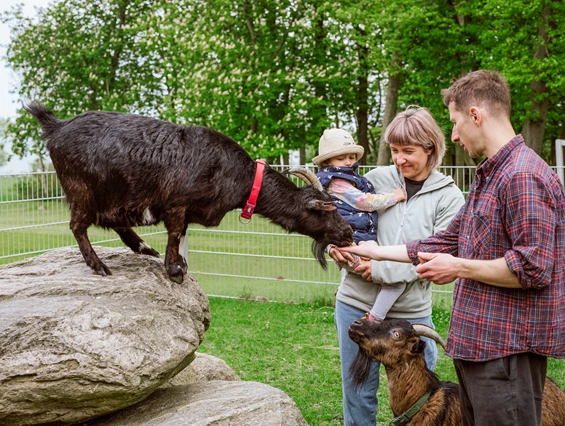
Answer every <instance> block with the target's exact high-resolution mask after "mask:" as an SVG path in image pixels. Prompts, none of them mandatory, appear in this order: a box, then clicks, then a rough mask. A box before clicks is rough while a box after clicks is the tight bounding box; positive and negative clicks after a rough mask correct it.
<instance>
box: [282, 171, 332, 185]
mask: <svg viewBox="0 0 565 426" xmlns="http://www.w3.org/2000/svg"><path fill="white" fill-rule="evenodd" d="M283 173H285V174H291V175H294V176H296V177H298V178H300V179H302V180H303V181H304V182H306V183H307V184H310V185H312V186H313V187H314V188H316V189H319V190H320V191H323V190H324V188H323V187H322V184H321V183H320V181H319V179H318V176H316V175H315V174H314V172H313V171H312V170H310V169H307V168H306V167H292V168H290V169H286V170H285V171H284V172H283Z"/></svg>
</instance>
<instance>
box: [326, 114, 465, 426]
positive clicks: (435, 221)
mask: <svg viewBox="0 0 565 426" xmlns="http://www.w3.org/2000/svg"><path fill="white" fill-rule="evenodd" d="M385 142H386V143H387V144H388V145H389V146H390V149H391V154H392V160H393V163H394V164H393V165H391V166H386V167H377V168H376V169H374V170H372V171H370V172H369V173H367V174H366V175H365V177H366V178H367V179H369V181H371V183H372V184H373V186H374V187H375V191H377V192H391V190H392V189H394V188H404V189H405V190H406V193H407V199H406V201H402V202H399V203H398V204H396V205H395V206H392V207H390V208H389V209H387V210H383V211H382V212H379V227H378V230H377V243H378V244H379V245H383V246H384V245H398V244H404V243H407V242H408V241H412V240H414V239H419V238H425V237H428V236H430V235H433V234H434V233H436V232H437V231H440V230H443V229H445V228H446V227H447V225H448V224H449V222H450V221H451V219H452V218H453V217H454V216H455V214H456V213H457V211H458V210H459V208H460V207H461V206H462V205H463V203H464V199H463V194H462V193H461V191H460V190H459V188H457V186H456V185H455V183H454V182H453V179H451V177H449V176H445V175H444V174H442V173H440V172H439V171H438V170H437V167H438V166H439V165H440V164H441V161H442V159H443V155H444V154H445V137H444V135H443V132H442V131H441V129H440V127H439V126H438V124H437V123H436V121H435V120H434V118H433V117H432V115H431V113H430V112H429V111H428V110H427V109H426V108H421V107H417V106H411V107H408V109H407V110H406V111H404V112H401V113H399V114H398V115H397V116H396V117H395V118H394V120H393V121H392V122H391V123H390V125H389V126H388V127H387V129H386V132H385ZM330 256H331V257H332V258H333V259H334V261H336V262H337V263H338V264H340V266H346V265H347V261H346V260H345V259H344V258H343V256H341V254H340V253H339V251H338V250H330ZM383 286H402V287H404V291H402V293H401V294H400V296H399V297H398V299H397V300H396V302H394V304H393V306H392V307H391V308H390V310H389V311H388V313H387V316H386V317H387V318H402V319H406V320H408V321H410V322H412V323H420V324H426V325H429V326H431V327H433V326H434V325H433V322H432V293H431V283H430V282H429V281H425V280H422V279H420V278H419V276H418V274H417V273H416V270H415V268H414V266H413V265H411V264H405V263H397V262H388V261H382V262H377V261H371V262H366V263H361V265H360V266H358V267H357V268H356V269H355V270H354V271H352V272H348V271H347V268H344V269H343V270H342V279H341V282H340V285H339V288H338V291H337V293H336V299H337V300H336V307H335V323H336V329H337V335H338V342H339V352H340V358H341V372H342V392H343V412H344V413H343V414H344V423H345V425H347V426H349V425H356V426H374V425H375V424H376V414H377V407H378V401H377V396H376V394H377V388H378V386H379V364H378V363H377V362H376V361H374V360H373V361H372V362H373V364H372V365H371V372H370V376H369V377H370V379H369V380H367V382H366V383H365V384H364V385H361V386H355V385H353V384H352V383H351V377H350V375H349V366H350V365H351V363H352V362H353V360H354V358H355V356H356V355H357V352H358V349H359V347H358V346H357V344H356V343H355V342H353V341H352V340H351V339H350V338H349V335H348V328H349V326H350V325H351V323H352V322H353V321H355V320H356V319H358V318H361V317H363V316H364V315H365V313H367V312H369V311H370V309H371V307H372V306H373V303H374V302H375V300H376V297H377V295H378V294H379V292H380V290H381V288H382V287H383ZM424 340H426V348H425V358H426V364H427V365H428V368H430V369H431V370H433V369H434V368H435V364H436V359H437V348H436V345H435V342H433V341H432V340H430V339H427V338H424Z"/></svg>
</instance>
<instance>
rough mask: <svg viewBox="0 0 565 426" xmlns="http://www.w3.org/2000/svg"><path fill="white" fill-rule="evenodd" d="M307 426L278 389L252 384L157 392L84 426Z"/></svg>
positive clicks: (200, 385)
mask: <svg viewBox="0 0 565 426" xmlns="http://www.w3.org/2000/svg"><path fill="white" fill-rule="evenodd" d="M206 425H214V426H308V424H307V423H306V421H305V420H304V417H303V416H302V413H301V412H300V410H299V409H298V407H297V406H296V404H295V403H294V401H292V399H290V397H289V396H288V395H287V394H286V393H284V392H283V391H281V390H279V389H276V388H274V387H272V386H269V385H265V384H263V383H257V382H245V381H210V382H198V383H191V384H188V385H183V386H173V387H167V388H161V389H157V390H156V391H155V392H153V393H152V394H151V395H150V396H149V397H148V398H147V399H146V400H144V401H142V402H140V403H139V404H136V405H134V406H132V407H129V408H126V409H124V410H121V411H120V412H118V413H114V414H109V415H107V416H104V417H102V418H100V419H96V420H92V421H90V422H88V423H87V424H86V426H206Z"/></svg>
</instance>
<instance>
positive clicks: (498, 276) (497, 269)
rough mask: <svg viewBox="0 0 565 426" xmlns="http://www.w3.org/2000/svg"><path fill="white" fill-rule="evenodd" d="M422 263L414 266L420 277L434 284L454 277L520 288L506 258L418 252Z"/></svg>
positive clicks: (450, 280) (443, 282)
mask: <svg viewBox="0 0 565 426" xmlns="http://www.w3.org/2000/svg"><path fill="white" fill-rule="evenodd" d="M418 257H419V258H420V259H421V261H422V262H423V263H421V264H420V265H418V266H416V272H418V274H420V278H423V279H426V280H429V281H432V282H433V283H435V284H448V283H451V282H453V281H455V279H456V278H467V279H470V280H474V281H480V282H482V283H485V284H490V285H493V286H496V287H504V288H522V286H521V285H520V283H519V281H518V278H517V277H516V275H514V274H513V273H512V272H511V271H510V269H508V265H507V264H506V259H505V258H503V257H501V258H499V259H494V260H476V259H461V258H459V257H454V256H451V255H450V254H441V253H422V252H419V253H418Z"/></svg>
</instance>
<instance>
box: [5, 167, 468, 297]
mask: <svg viewBox="0 0 565 426" xmlns="http://www.w3.org/2000/svg"><path fill="white" fill-rule="evenodd" d="M273 167H275V168H278V169H279V170H282V169H283V168H284V167H283V166H278V167H277V166H273ZM370 169H371V167H362V168H361V169H360V173H361V174H364V173H366V172H367V171H368V170H370ZM441 171H442V172H443V173H445V174H448V175H450V176H452V177H453V179H454V180H455V182H456V183H457V185H458V186H459V187H460V188H461V190H462V191H463V192H466V191H468V188H469V186H470V183H471V182H472V179H473V177H474V173H475V169H474V168H473V167H443V168H442V169H441ZM291 179H293V180H294V182H295V183H296V184H297V185H302V184H303V183H302V182H301V181H299V180H297V179H296V178H295V177H291ZM239 213H240V212H238V211H232V212H229V213H228V214H227V215H226V216H225V217H224V219H223V220H222V222H221V224H220V225H219V226H217V227H214V228H204V227H202V226H195V225H190V226H189V229H188V249H189V255H188V263H189V272H190V273H192V274H193V275H194V276H195V277H196V278H197V280H198V282H199V283H200V285H201V286H202V288H203V290H204V291H205V292H206V293H207V294H208V295H210V296H226V297H241V298H246V299H253V298H255V299H261V300H274V301H284V302H289V301H294V302H308V301H313V300H318V301H319V300H326V299H327V300H328V301H329V300H330V299H331V298H332V297H333V294H334V291H335V289H336V288H337V284H338V282H339V271H338V269H337V267H336V266H335V265H333V264H332V263H331V262H330V263H329V265H328V268H327V270H323V269H322V268H321V267H320V265H319V264H318V262H317V261H316V260H315V259H314V256H313V255H312V240H311V239H310V238H308V237H305V236H303V235H298V234H288V233H287V232H286V231H285V230H283V229H282V228H280V227H278V226H277V225H273V224H272V223H270V221H269V220H267V219H264V218H262V217H261V216H253V218H252V220H251V222H250V223H248V224H242V223H241V222H240V221H239ZM136 232H137V233H138V234H139V235H140V236H141V237H142V238H143V239H144V240H145V241H146V242H147V243H148V244H150V245H151V246H152V247H153V248H155V249H156V250H157V251H159V253H162V254H163V253H164V252H165V247H166V242H167V235H166V231H165V229H164V227H163V225H157V226H145V227H138V228H136ZM88 235H89V238H90V241H91V242H92V245H93V246H107V247H122V246H123V243H122V242H121V240H120V239H119V238H118V236H117V234H115V233H114V231H111V230H104V229H101V228H98V227H95V226H92V227H90V228H89V230H88ZM76 246H77V245H76V240H75V239H74V236H73V235H72V233H71V231H70V229H69V209H68V207H67V205H66V203H65V197H64V194H63V191H62V189H61V187H60V185H59V183H58V180H57V177H56V175H55V173H54V172H46V173H29V174H12V175H0V264H6V263H10V262H15V261H18V260H22V259H25V258H28V257H31V256H36V255H38V254H41V253H44V252H46V251H48V250H51V249H55V248H60V247H76ZM85 267H86V266H85ZM435 292H436V293H437V294H440V295H441V293H447V295H448V296H449V297H450V296H451V291H450V289H447V290H445V289H436V290H435Z"/></svg>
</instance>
